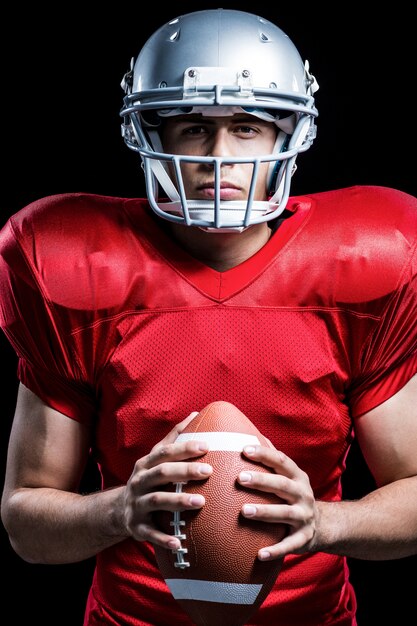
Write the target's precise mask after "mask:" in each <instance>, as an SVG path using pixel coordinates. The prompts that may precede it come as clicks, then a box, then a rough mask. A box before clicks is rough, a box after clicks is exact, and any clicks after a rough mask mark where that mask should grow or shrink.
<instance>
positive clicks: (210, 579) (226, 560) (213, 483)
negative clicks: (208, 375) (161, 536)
mask: <svg viewBox="0 0 417 626" xmlns="http://www.w3.org/2000/svg"><path fill="white" fill-rule="evenodd" d="M185 439H199V440H202V441H207V442H208V445H209V451H208V452H207V454H206V455H205V456H204V457H202V458H204V462H207V463H210V464H211V465H212V466H213V473H212V475H211V476H210V477H209V478H208V479H206V480H204V481H192V482H190V483H188V484H176V485H173V486H172V488H173V489H176V490H177V491H178V490H181V489H182V490H184V491H187V493H200V494H202V495H204V497H205V499H206V503H205V505H204V506H203V508H202V509H199V510H197V511H183V512H175V513H170V512H158V514H157V518H156V519H157V523H158V525H159V527H160V528H161V529H162V530H163V531H164V532H166V533H168V534H173V535H175V536H176V537H178V538H179V539H180V540H181V548H180V549H178V550H174V551H169V550H166V549H164V548H160V547H158V546H155V554H156V559H157V563H158V566H159V569H160V572H161V574H162V576H163V577H164V579H165V582H166V583H167V585H168V587H169V589H170V591H171V593H172V595H173V596H174V598H175V599H176V600H177V601H178V602H179V603H180V604H181V606H182V607H183V609H184V610H185V611H186V612H187V613H188V615H189V616H190V617H191V619H192V620H193V621H194V623H195V624H196V625H197V626H241V625H243V624H245V623H247V621H248V620H249V618H250V616H251V615H252V614H253V613H254V612H255V611H256V610H257V608H259V606H260V605H261V604H262V602H263V601H264V600H265V598H266V596H267V595H268V593H269V592H270V590H271V589H272V587H273V585H274V583H275V580H276V578H277V576H278V574H279V572H280V570H281V567H282V564H283V561H282V560H274V561H269V562H262V561H259V559H258V558H257V553H258V550H259V549H260V548H262V547H266V546H268V545H272V544H275V543H277V542H278V541H280V540H281V539H282V538H283V537H284V535H285V534H286V531H287V528H286V526H285V525H281V524H268V523H266V522H258V521H255V520H247V519H245V518H244V517H243V516H242V515H241V514H240V511H241V508H242V506H243V504H245V503H246V502H252V503H256V502H259V503H265V502H266V503H276V502H280V500H279V498H278V497H277V496H275V495H274V494H268V493H261V492H259V491H253V490H249V489H245V488H243V487H242V486H241V485H240V484H239V483H238V482H237V480H236V478H237V476H238V474H239V473H240V472H241V471H243V470H254V469H255V470H256V471H258V472H263V471H264V472H269V471H271V472H272V470H269V469H268V468H266V467H264V466H261V465H259V464H257V463H255V462H251V461H250V460H249V459H247V458H246V457H244V456H243V455H242V449H243V447H244V446H246V445H250V444H252V445H259V444H261V445H269V443H268V441H267V440H266V439H265V437H263V435H262V434H261V433H260V432H259V430H258V429H257V428H256V427H255V426H254V424H253V423H252V422H251V421H250V420H249V419H248V418H247V417H246V416H245V415H244V414H243V413H242V412H241V411H240V410H239V409H238V408H237V407H236V406H234V405H233V404H231V403H229V402H223V401H217V402H212V403H210V404H208V405H207V406H206V407H205V408H204V409H202V410H201V411H200V413H199V414H198V415H197V416H196V417H195V418H194V419H193V420H192V421H191V422H190V424H189V425H188V426H187V427H186V428H185V429H184V431H183V432H182V433H181V434H180V435H179V437H178V438H177V441H180V440H185Z"/></svg>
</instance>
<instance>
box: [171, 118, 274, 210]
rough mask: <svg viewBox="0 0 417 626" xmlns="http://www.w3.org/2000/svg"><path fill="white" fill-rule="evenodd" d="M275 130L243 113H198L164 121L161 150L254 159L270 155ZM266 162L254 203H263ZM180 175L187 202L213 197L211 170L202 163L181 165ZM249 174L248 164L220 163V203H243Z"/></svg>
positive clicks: (250, 173) (212, 175) (259, 174)
mask: <svg viewBox="0 0 417 626" xmlns="http://www.w3.org/2000/svg"><path fill="white" fill-rule="evenodd" d="M276 136H277V128H276V126H275V124H274V123H272V122H266V121H264V120H261V119H259V118H257V117H255V116H253V115H249V114H247V113H242V114H240V113H238V114H235V115H231V116H227V117H207V116H202V115H201V114H191V115H179V116H175V117H171V118H167V119H166V120H165V121H164V124H163V128H162V145H163V147H164V151H165V152H167V153H171V154H185V155H190V156H219V157H254V156H261V155H266V154H271V153H272V150H273V146H274V143H275V139H276ZM268 166H269V163H262V164H261V166H260V168H259V173H258V177H257V182H256V189H255V195H254V200H266V199H267V196H268V190H267V173H268ZM181 172H182V177H183V183H184V187H185V191H186V195H187V197H188V198H189V199H192V200H196V199H202V200H212V199H213V198H214V168H213V166H212V165H211V164H206V163H183V164H182V165H181ZM252 172H253V165H252V164H250V163H232V164H224V165H222V167H221V190H220V198H221V200H246V199H247V197H248V194H249V186H250V182H251V177H252Z"/></svg>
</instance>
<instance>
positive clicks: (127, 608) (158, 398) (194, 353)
mask: <svg viewBox="0 0 417 626" xmlns="http://www.w3.org/2000/svg"><path fill="white" fill-rule="evenodd" d="M288 210H289V212H290V216H289V217H288V218H287V219H285V220H284V221H283V223H282V224H281V225H280V227H279V228H278V229H277V230H276V232H275V233H274V235H273V236H272V237H271V238H270V240H269V241H268V243H267V244H266V245H265V246H264V247H263V248H262V249H261V250H259V252H257V253H256V254H255V255H254V256H252V257H251V258H249V259H248V260H246V261H245V262H244V263H242V264H240V265H238V266H237V267H234V268H233V269H230V270H228V271H226V272H218V271H215V270H214V269H211V268H209V267H207V266H206V265H204V264H203V263H201V262H200V261H198V260H196V259H195V258H192V257H191V256H190V255H189V254H188V253H187V252H185V251H184V250H183V249H182V248H180V247H179V246H178V245H177V244H176V243H175V242H174V241H173V240H172V239H171V238H170V237H169V235H168V234H167V232H166V230H165V229H164V228H163V227H162V225H161V224H160V222H159V220H158V218H157V217H156V216H154V215H153V213H152V212H151V211H150V210H149V208H148V206H147V202H146V201H145V200H140V199H139V200H138V199H126V198H111V197H103V196H97V195H89V194H67V195H58V196H51V197H47V198H44V199H42V200H39V201H38V202H35V203H33V204H31V205H29V206H28V207H26V208H24V209H22V210H21V211H19V212H18V213H17V214H16V215H15V216H13V217H12V218H11V219H10V220H9V222H8V223H7V224H6V225H5V227H4V228H3V230H2V232H1V240H0V242H1V262H0V263H1V267H0V296H1V300H0V321H1V326H2V327H3V329H4V331H5V333H6V334H7V336H8V338H9V340H10V341H11V343H12V345H13V346H14V348H15V350H16V352H17V354H18V356H19V378H20V379H21V381H22V382H23V383H24V384H25V385H26V386H27V387H29V388H30V389H31V390H32V391H33V392H34V393H36V394H37V395H38V396H39V397H40V398H42V399H43V400H44V402H46V403H47V404H48V405H50V406H52V407H53V408H55V409H57V410H58V411H61V412H62V413H64V414H65V415H67V416H68V417H69V418H71V419H75V420H79V421H80V422H89V421H93V422H94V425H95V431H94V432H95V440H94V444H93V454H94V456H95V458H96V460H97V462H98V464H99V467H100V470H101V474H102V484H103V488H105V489H106V488H109V487H113V486H115V485H121V484H125V483H126V482H127V480H128V478H129V476H130V474H131V472H132V470H133V466H134V463H135V461H136V459H138V458H140V457H142V456H144V455H145V454H147V453H148V452H149V450H150V449H151V447H152V446H153V445H154V444H156V443H157V442H158V441H160V440H161V439H162V438H163V437H164V436H165V435H166V434H167V432H168V431H169V430H170V429H171V428H172V427H173V425H174V424H175V423H176V422H178V421H180V420H181V419H183V418H184V417H185V416H186V415H188V414H189V413H191V412H192V411H195V410H199V409H201V408H203V407H204V406H205V405H206V404H208V403H209V402H212V401H214V400H226V401H229V402H232V403H233V404H235V405H236V406H237V407H239V409H241V410H242V411H243V412H244V413H245V414H246V415H247V416H248V417H249V418H250V419H251V420H252V421H253V422H254V424H255V425H256V426H257V427H258V428H259V430H260V431H261V432H262V433H263V434H264V435H265V436H266V437H267V438H269V439H270V440H271V441H272V443H273V444H274V445H275V446H276V447H277V448H278V449H281V450H283V451H284V452H285V453H286V454H287V455H289V456H290V457H291V458H293V459H294V461H295V462H296V463H297V464H298V465H299V466H300V467H301V469H303V470H304V471H305V472H307V474H308V475H309V477H310V481H311V485H312V488H313V490H314V493H315V496H316V498H318V499H321V500H328V501H330V500H332V501H335V500H339V499H340V498H341V475H342V472H343V470H344V467H345V458H346V455H347V452H348V450H349V446H350V443H351V441H352V437H353V421H352V418H360V415H361V414H363V413H364V412H366V411H368V410H370V409H372V408H373V407H375V406H376V405H378V404H380V403H381V402H383V401H385V400H386V399H388V398H389V397H390V396H392V395H393V394H395V393H396V392H397V391H398V390H399V389H400V388H401V387H402V386H403V385H404V384H405V383H406V382H407V381H408V380H409V379H410V378H411V376H412V375H413V374H414V373H415V372H416V371H417V350H416V348H417V315H416V301H417V281H416V273H417V272H416V270H417V259H416V252H415V249H416V243H417V200H416V199H415V198H413V197H411V196H409V195H408V194H405V193H403V192H400V191H396V190H393V189H389V188H384V187H352V188H349V189H342V190H338V191H328V192H324V193H318V194H313V195H310V196H303V197H293V198H291V199H290V201H289V203H288ZM355 604H356V601H355V596H354V592H353V590H352V588H351V586H350V583H349V580H348V569H347V564H346V559H344V558H343V557H339V556H335V555H330V554H324V553H317V554H305V555H298V556H297V555H291V556H288V557H287V558H286V559H285V563H284V567H283V569H282V571H281V573H280V575H279V576H278V580H277V583H276V586H275V588H274V589H273V591H272V592H271V593H270V595H269V596H268V598H267V599H266V600H265V602H264V603H263V605H262V607H261V608H260V610H259V611H258V612H257V613H256V615H255V616H254V617H253V619H252V621H251V622H250V623H251V624H253V625H256V626H261V625H270V624H276V623H279V624H280V626H319V625H320V626H323V625H324V624H329V625H330V624H331V625H332V626H335V625H343V626H351V625H353V624H355V617H354V613H355ZM162 607H163V609H162ZM99 624H100V625H103V624H113V625H116V624H117V625H123V626H124V625H131V626H133V625H134V626H142V625H155V624H156V625H158V626H165V625H166V626H168V625H169V626H172V624H176V625H181V626H188V625H189V624H191V622H190V621H189V619H188V617H187V616H186V615H185V614H184V613H183V611H182V609H181V608H180V607H179V605H178V604H177V603H176V601H175V600H174V599H173V597H172V596H171V594H170V592H169V590H168V588H167V587H166V585H165V583H164V580H163V579H162V577H161V575H160V573H159V571H158V568H157V566H156V562H155V558H154V553H153V548H152V545H151V544H149V543H145V542H136V541H134V540H133V539H127V540H125V541H123V542H121V543H119V544H117V545H115V546H112V547H110V548H108V549H106V550H104V551H103V552H101V553H100V554H98V556H97V565H96V571H95V576H94V580H93V584H92V589H91V593H90V599H89V603H88V609H87V612H86V618H85V625H86V626H87V625H88V626H96V625H99Z"/></svg>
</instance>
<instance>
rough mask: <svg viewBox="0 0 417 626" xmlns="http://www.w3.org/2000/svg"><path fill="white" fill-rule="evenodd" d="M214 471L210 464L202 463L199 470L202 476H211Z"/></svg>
mask: <svg viewBox="0 0 417 626" xmlns="http://www.w3.org/2000/svg"><path fill="white" fill-rule="evenodd" d="M212 470H213V468H212V467H211V465H209V464H208V463H202V464H201V465H200V467H199V468H198V471H199V472H200V474H205V475H206V474H211V472H212Z"/></svg>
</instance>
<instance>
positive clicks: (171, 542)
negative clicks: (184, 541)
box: [168, 539, 180, 550]
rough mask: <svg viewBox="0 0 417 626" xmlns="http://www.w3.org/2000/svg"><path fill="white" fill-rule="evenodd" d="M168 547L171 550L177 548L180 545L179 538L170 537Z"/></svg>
mask: <svg viewBox="0 0 417 626" xmlns="http://www.w3.org/2000/svg"><path fill="white" fill-rule="evenodd" d="M168 547H169V548H171V550H176V549H177V548H179V547H180V542H179V541H178V539H170V540H169V541H168Z"/></svg>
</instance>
